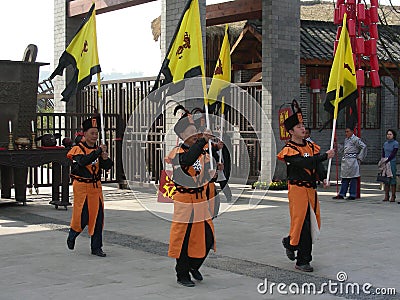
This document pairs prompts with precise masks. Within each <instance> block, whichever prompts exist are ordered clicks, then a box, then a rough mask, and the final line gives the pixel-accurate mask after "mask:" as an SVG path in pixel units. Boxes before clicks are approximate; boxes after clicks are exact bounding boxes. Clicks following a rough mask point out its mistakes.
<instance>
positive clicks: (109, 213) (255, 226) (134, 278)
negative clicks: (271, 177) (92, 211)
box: [0, 177, 400, 300]
mask: <svg viewBox="0 0 400 300" xmlns="http://www.w3.org/2000/svg"><path fill="white" fill-rule="evenodd" d="M365 179H366V180H367V181H363V184H362V191H361V192H362V198H361V199H357V200H353V201H349V200H333V199H332V196H334V195H336V186H331V187H330V188H329V189H327V190H323V189H322V188H321V189H319V195H320V201H321V213H322V230H321V235H320V239H319V241H318V242H317V243H316V244H315V245H314V250H313V262H312V265H313V266H314V270H315V271H314V273H312V274H305V273H301V272H299V271H297V270H295V269H294V265H293V262H291V261H289V260H288V259H287V257H286V256H285V253H284V249H283V248H282V245H281V239H282V237H283V236H284V235H286V234H287V232H288V228H289V214H288V204H287V198H286V194H287V191H270V192H268V193H266V194H265V192H264V191H254V190H252V189H251V188H250V187H249V186H242V185H232V188H233V193H234V195H235V196H236V197H237V198H238V199H237V200H236V201H235V203H234V204H233V205H228V204H226V203H222V207H221V211H222V214H221V215H220V216H219V217H218V218H217V219H216V220H215V222H214V223H215V228H216V238H217V252H216V253H211V254H210V255H209V257H208V258H207V260H206V261H205V264H204V266H203V267H202V269H201V271H202V273H203V275H204V281H203V282H200V283H197V284H196V287H194V288H185V287H182V286H179V285H177V283H176V278H175V274H174V264H175V261H174V260H173V259H171V258H169V257H167V248H168V239H169V227H170V223H169V221H168V220H167V219H168V218H169V217H170V213H171V212H172V204H168V203H157V201H156V193H155V190H154V189H153V188H151V187H134V188H133V191H131V190H119V189H117V188H116V187H115V186H114V185H107V186H105V187H104V195H105V199H106V203H105V209H106V211H105V227H104V230H105V231H104V247H103V249H104V251H105V252H106V253H107V257H106V258H99V257H96V256H93V255H91V254H90V239H89V237H88V235H87V233H86V231H85V232H84V233H83V234H82V235H81V236H80V237H79V238H78V239H77V243H76V249H75V250H74V251H69V250H68V249H67V248H66V242H65V241H66V236H67V230H68V224H69V220H70V217H71V212H72V208H69V209H68V210H64V209H58V210H56V209H55V208H54V207H53V206H52V205H49V204H48V202H49V201H50V198H51V195H50V191H49V190H48V189H46V188H41V189H40V190H39V195H31V196H28V200H29V202H28V203H27V205H26V206H21V205H16V204H15V203H13V202H12V203H5V202H4V201H0V202H1V203H2V204H1V205H0V245H1V246H0V257H1V260H0V269H1V276H0V288H1V292H0V299H7V300H9V299H74V298H77V297H79V298H81V299H112V298H113V299H277V298H278V299H286V298H295V299H310V297H311V296H310V295H307V294H304V293H303V294H302V293H301V287H302V285H303V286H306V287H307V286H308V287H312V286H315V289H316V290H317V292H319V291H320V290H323V291H324V293H323V294H318V295H316V296H312V298H315V299H317V298H318V299H319V298H320V299H341V298H347V299H397V298H399V296H398V295H385V296H383V295H378V294H379V293H386V294H387V293H393V290H392V288H393V289H396V291H400V280H399V278H400V256H399V255H398V252H399V250H398V249H399V246H400V240H399V233H398V228H399V213H400V205H399V204H397V203H384V202H382V194H383V192H382V191H381V190H380V187H379V185H378V184H377V183H375V182H373V180H370V179H372V177H370V178H369V177H365ZM399 193H400V192H399ZM71 196H72V195H71ZM399 196H400V194H399ZM222 199H223V197H222ZM278 284H280V285H279V289H278ZM357 287H359V288H360V293H357ZM297 288H299V289H298V290H297ZM363 288H364V292H363V290H362V289H363ZM382 288H383V289H382ZM310 289H311V291H312V292H313V290H312V288H310ZM294 294H297V295H296V296H294Z"/></svg>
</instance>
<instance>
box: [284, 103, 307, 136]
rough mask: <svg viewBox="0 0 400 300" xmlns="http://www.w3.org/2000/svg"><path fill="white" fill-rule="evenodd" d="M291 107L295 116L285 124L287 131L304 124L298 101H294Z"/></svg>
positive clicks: (290, 117)
mask: <svg viewBox="0 0 400 300" xmlns="http://www.w3.org/2000/svg"><path fill="white" fill-rule="evenodd" d="M291 106H292V112H293V114H292V115H291V116H289V117H288V118H287V119H286V120H285V121H284V122H283V124H284V125H285V129H286V131H289V130H290V129H293V127H294V126H296V125H297V124H299V123H302V122H303V115H302V114H301V109H300V106H299V104H298V103H297V101H296V99H293V101H292V104H291Z"/></svg>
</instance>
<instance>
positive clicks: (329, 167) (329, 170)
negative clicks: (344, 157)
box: [326, 108, 336, 185]
mask: <svg viewBox="0 0 400 300" xmlns="http://www.w3.org/2000/svg"><path fill="white" fill-rule="evenodd" d="M335 109H336V108H335ZM332 127H333V128H332V137H331V147H330V148H329V149H333V141H334V139H335V134H336V119H333V125H332ZM331 166H332V158H330V159H329V161H328V171H327V174H326V182H327V184H328V185H329V178H330V174H331Z"/></svg>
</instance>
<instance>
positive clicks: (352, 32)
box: [347, 19, 356, 36]
mask: <svg viewBox="0 0 400 300" xmlns="http://www.w3.org/2000/svg"><path fill="white" fill-rule="evenodd" d="M347 29H348V31H349V35H350V36H355V35H356V21H355V20H354V19H349V20H348V21H347Z"/></svg>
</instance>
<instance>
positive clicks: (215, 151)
mask: <svg viewBox="0 0 400 300" xmlns="http://www.w3.org/2000/svg"><path fill="white" fill-rule="evenodd" d="M211 153H212V156H213V157H214V159H215V161H216V162H219V149H218V147H217V146H216V145H213V146H212V147H211Z"/></svg>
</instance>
